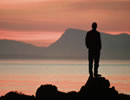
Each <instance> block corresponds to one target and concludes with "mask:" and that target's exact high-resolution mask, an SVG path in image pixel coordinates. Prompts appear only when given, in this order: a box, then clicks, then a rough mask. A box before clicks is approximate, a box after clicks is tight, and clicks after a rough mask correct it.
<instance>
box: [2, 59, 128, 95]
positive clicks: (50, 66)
mask: <svg viewBox="0 0 130 100" xmlns="http://www.w3.org/2000/svg"><path fill="white" fill-rule="evenodd" d="M87 64H88V62H87V60H1V61H0V95H4V94H5V93H7V92H9V91H18V92H22V93H25V94H29V95H32V94H33V95H35V92H36V89H37V88H38V87H39V86H40V85H41V84H53V85H56V86H57V87H58V90H60V91H64V92H68V91H72V90H73V91H79V90H80V88H81V86H82V85H84V84H85V83H86V81H87V79H88V65H87ZM99 73H101V74H102V75H103V76H104V77H106V78H107V79H109V81H110V82H111V86H115V88H116V90H118V91H119V92H120V93H126V94H130V61H113V60H111V61H101V62H100V67H99Z"/></svg>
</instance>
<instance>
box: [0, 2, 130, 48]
mask: <svg viewBox="0 0 130 100" xmlns="http://www.w3.org/2000/svg"><path fill="white" fill-rule="evenodd" d="M129 11H130V1H129V0H109V1H104V0H96V1H91V0H86V1H85V0H1V1H0V34H2V35H0V39H11V40H12V39H13V40H18V41H24V42H28V43H32V44H34V45H36V46H49V45H50V44H51V43H53V42H54V41H56V40H57V39H58V38H59V37H60V36H61V34H63V32H64V31H65V30H66V29H68V28H78V29H83V30H90V29H91V23H92V22H93V21H96V22H97V23H98V24H99V28H98V30H99V31H102V32H106V33H110V34H119V33H128V34H130V28H129V26H130V20H129V17H130V12H129ZM34 35H35V36H34ZM45 37H46V38H45Z"/></svg>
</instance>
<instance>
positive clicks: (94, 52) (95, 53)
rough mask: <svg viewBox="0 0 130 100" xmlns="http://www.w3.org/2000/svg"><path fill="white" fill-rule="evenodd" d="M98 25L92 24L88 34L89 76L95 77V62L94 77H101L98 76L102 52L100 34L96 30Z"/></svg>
mask: <svg viewBox="0 0 130 100" xmlns="http://www.w3.org/2000/svg"><path fill="white" fill-rule="evenodd" d="M96 29H97V23H96V22H94V23H92V30H90V31H88V32H87V35H86V41H85V43H86V46H87V48H88V60H89V74H90V77H93V62H94V76H95V77H99V76H101V75H100V74H98V67H99V59H100V50H101V37H100V33H99V32H98V31H97V30H96Z"/></svg>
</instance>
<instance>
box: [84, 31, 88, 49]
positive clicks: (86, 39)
mask: <svg viewBox="0 0 130 100" xmlns="http://www.w3.org/2000/svg"><path fill="white" fill-rule="evenodd" d="M85 44H86V47H87V48H89V34H88V32H87V34H86V38H85Z"/></svg>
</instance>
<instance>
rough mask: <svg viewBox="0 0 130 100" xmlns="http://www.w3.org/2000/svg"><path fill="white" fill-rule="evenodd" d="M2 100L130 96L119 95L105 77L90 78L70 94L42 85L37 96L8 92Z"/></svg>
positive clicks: (128, 98)
mask: <svg viewBox="0 0 130 100" xmlns="http://www.w3.org/2000/svg"><path fill="white" fill-rule="evenodd" d="M0 100H130V95H127V94H123V93H119V92H118V91H117V90H116V89H115V87H114V86H112V87H110V82H109V80H108V79H106V78H105V77H95V78H94V77H89V78H88V80H87V82H86V84H85V85H84V86H82V87H81V89H80V90H79V91H78V92H76V91H70V92H67V93H65V92H62V91H59V90H58V88H57V87H56V86H55V85H51V84H45V85H41V86H40V87H39V88H38V89H37V90H36V94H35V96H33V95H26V94H22V93H18V92H13V91H11V92H8V93H7V94H5V95H4V96H1V97H0Z"/></svg>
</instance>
